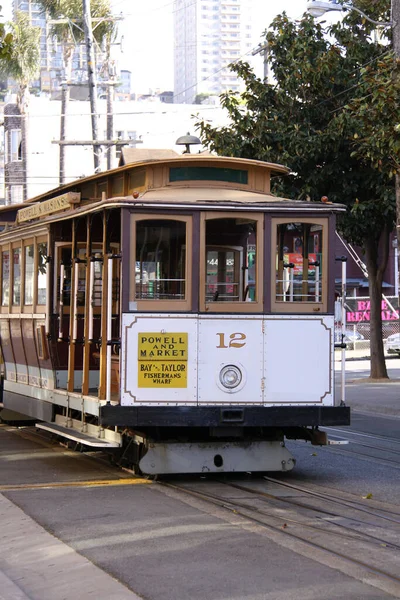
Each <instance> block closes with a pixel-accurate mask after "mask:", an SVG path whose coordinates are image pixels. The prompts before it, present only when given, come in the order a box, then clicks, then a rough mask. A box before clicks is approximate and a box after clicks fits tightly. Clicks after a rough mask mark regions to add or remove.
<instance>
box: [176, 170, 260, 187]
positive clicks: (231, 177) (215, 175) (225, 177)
mask: <svg viewBox="0 0 400 600" xmlns="http://www.w3.org/2000/svg"><path fill="white" fill-rule="evenodd" d="M169 180H170V181H171V182H174V181H189V180H193V181H228V182H230V183H240V184H243V185H247V183H248V172H247V171H244V170H242V169H223V168H217V167H171V168H170V170H169Z"/></svg>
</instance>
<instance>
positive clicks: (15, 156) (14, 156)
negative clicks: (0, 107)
mask: <svg viewBox="0 0 400 600" xmlns="http://www.w3.org/2000/svg"><path fill="white" fill-rule="evenodd" d="M9 136H10V137H9V139H10V144H9V146H8V160H9V161H10V162H15V161H19V160H22V155H21V130H20V129H11V131H10V132H9Z"/></svg>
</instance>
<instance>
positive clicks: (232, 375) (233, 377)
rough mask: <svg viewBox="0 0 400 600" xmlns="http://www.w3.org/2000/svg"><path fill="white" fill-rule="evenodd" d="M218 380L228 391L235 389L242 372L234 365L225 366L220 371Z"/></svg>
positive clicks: (240, 379) (239, 381)
mask: <svg viewBox="0 0 400 600" xmlns="http://www.w3.org/2000/svg"><path fill="white" fill-rule="evenodd" d="M219 380H220V382H221V383H222V385H223V386H224V387H226V388H228V389H229V390H232V389H234V388H236V387H237V386H238V385H240V383H241V381H242V372H241V370H240V369H238V367H235V366H234V365H226V366H225V367H224V368H223V369H221V371H220V374H219Z"/></svg>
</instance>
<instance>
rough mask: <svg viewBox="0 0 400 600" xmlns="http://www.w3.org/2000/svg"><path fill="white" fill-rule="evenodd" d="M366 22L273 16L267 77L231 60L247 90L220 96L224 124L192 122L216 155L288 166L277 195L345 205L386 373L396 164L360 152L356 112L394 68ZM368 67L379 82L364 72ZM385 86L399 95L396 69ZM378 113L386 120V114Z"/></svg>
mask: <svg viewBox="0 0 400 600" xmlns="http://www.w3.org/2000/svg"><path fill="white" fill-rule="evenodd" d="M359 6H360V8H362V10H364V11H365V12H368V14H370V15H371V16H372V18H375V19H382V20H387V18H388V17H387V14H386V9H387V8H388V2H386V1H385V0H375V1H372V0H371V1H370V2H368V1H365V2H362V3H361V2H360V3H359ZM371 27H372V26H371V25H370V24H369V23H368V22H364V19H362V18H361V17H360V16H359V15H358V14H357V13H355V12H354V11H353V12H350V13H348V16H347V17H346V18H345V19H344V20H343V22H340V23H338V24H335V25H333V26H330V27H327V28H326V29H324V25H323V24H318V23H316V22H315V21H314V19H313V18H312V17H310V16H309V15H304V16H303V18H302V19H301V20H300V21H298V22H292V21H290V20H289V19H288V18H287V16H286V15H285V14H283V15H279V16H278V17H276V19H275V20H274V21H273V23H272V24H271V27H270V29H269V31H268V32H266V34H265V37H266V40H265V41H267V42H268V47H269V61H270V66H271V69H272V72H273V75H274V83H272V84H269V85H266V84H265V83H264V82H262V81H261V80H260V79H258V78H257V77H256V76H255V74H254V72H253V71H252V70H251V68H250V67H249V65H248V64H246V63H242V62H240V63H237V64H235V65H232V67H231V68H232V69H233V70H234V71H235V72H236V73H237V74H238V75H239V76H240V77H241V78H242V79H243V80H244V83H245V86H246V89H245V92H244V93H243V94H242V95H241V96H239V95H237V94H233V93H226V94H224V95H223V96H222V97H221V99H222V103H223V105H224V106H225V108H226V109H227V111H228V114H229V116H230V119H231V124H230V125H229V126H227V127H223V128H214V127H212V126H211V125H210V124H208V123H206V122H204V121H203V122H200V123H199V124H198V125H199V126H200V131H201V137H202V140H203V142H204V143H205V144H207V145H208V146H209V147H210V148H211V149H212V150H214V151H216V152H217V153H218V154H224V155H228V156H242V157H246V158H254V159H260V160H266V161H270V162H277V163H283V164H287V165H288V166H289V167H290V168H291V171H292V173H291V175H290V176H289V177H286V178H281V179H279V180H276V183H275V191H276V192H277V193H279V194H281V195H285V196H286V197H290V198H302V199H309V200H311V201H319V200H320V198H321V197H322V196H328V197H329V199H330V200H331V201H334V202H341V203H344V204H345V205H346V206H347V212H346V215H345V216H344V217H343V218H341V219H340V220H339V224H338V226H339V229H341V231H342V233H343V234H344V236H345V239H346V240H347V241H349V242H351V243H357V244H358V245H360V246H361V247H362V248H363V250H364V253H365V262H366V265H367V270H368V278H369V286H370V296H371V378H374V379H375V378H387V371H386V365H385V360H384V353H383V343H382V320H381V300H382V280H383V273H384V271H385V268H386V265H387V260H388V254H389V235H390V232H391V231H392V230H393V226H394V222H395V195H394V178H393V173H394V171H395V169H396V166H395V165H394V164H392V165H391V169H389V168H382V165H379V162H378V164H376V161H375V162H374V161H373V160H371V157H368V156H367V152H366V151H365V147H364V149H363V146H362V143H361V142H363V143H364V144H366V142H367V140H366V139H365V138H366V136H362V135H361V133H362V127H363V114H362V113H363V110H365V107H366V106H367V105H368V104H369V103H370V102H371V94H374V93H376V89H377V88H376V86H378V87H379V86H382V89H383V88H385V81H386V80H385V78H386V77H388V74H389V73H390V71H391V72H392V73H393V71H395V70H396V69H397V68H398V67H397V64H396V61H395V59H394V57H393V56H392V54H391V53H390V47H389V46H388V45H387V44H386V45H385V43H383V44H382V43H379V42H378V41H373V36H372V35H371V34H372V29H371ZM327 34H328V35H327ZM388 35H390V32H388ZM382 62H384V64H385V68H383V66H382ZM372 72H373V73H374V74H375V75H376V77H377V80H374V79H373V78H372V79H371V73H372ZM391 85H392V86H393V89H392V91H393V94H394V96H395V97H396V98H397V102H398V98H399V96H398V94H399V85H398V79H397V78H396V77H393V80H392V83H391ZM382 94H383V91H382ZM397 106H398V104H397ZM385 119H386V120H387V122H389V121H390V117H389V115H386V116H385ZM373 123H374V126H375V127H377V128H378V129H379V131H380V136H381V139H382V140H384V139H385V136H386V132H387V131H388V129H390V127H389V126H388V128H386V129H385V131H383V129H384V128H385V125H384V123H383V122H382V119H381V117H380V112H379V109H378V104H377V105H376V110H375V114H374V121H373ZM371 127H372V121H371ZM392 133H393V126H392ZM391 139H393V135H392V138H391ZM394 143H395V142H394Z"/></svg>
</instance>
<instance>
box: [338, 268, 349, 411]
mask: <svg viewBox="0 0 400 600" xmlns="http://www.w3.org/2000/svg"><path fill="white" fill-rule="evenodd" d="M343 258H345V257H343ZM346 265H347V258H346V260H342V345H343V346H342V382H341V391H342V393H341V401H340V403H341V404H345V402H346V344H345V343H344V336H345V332H346V281H347V279H346V278H347V275H346Z"/></svg>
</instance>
